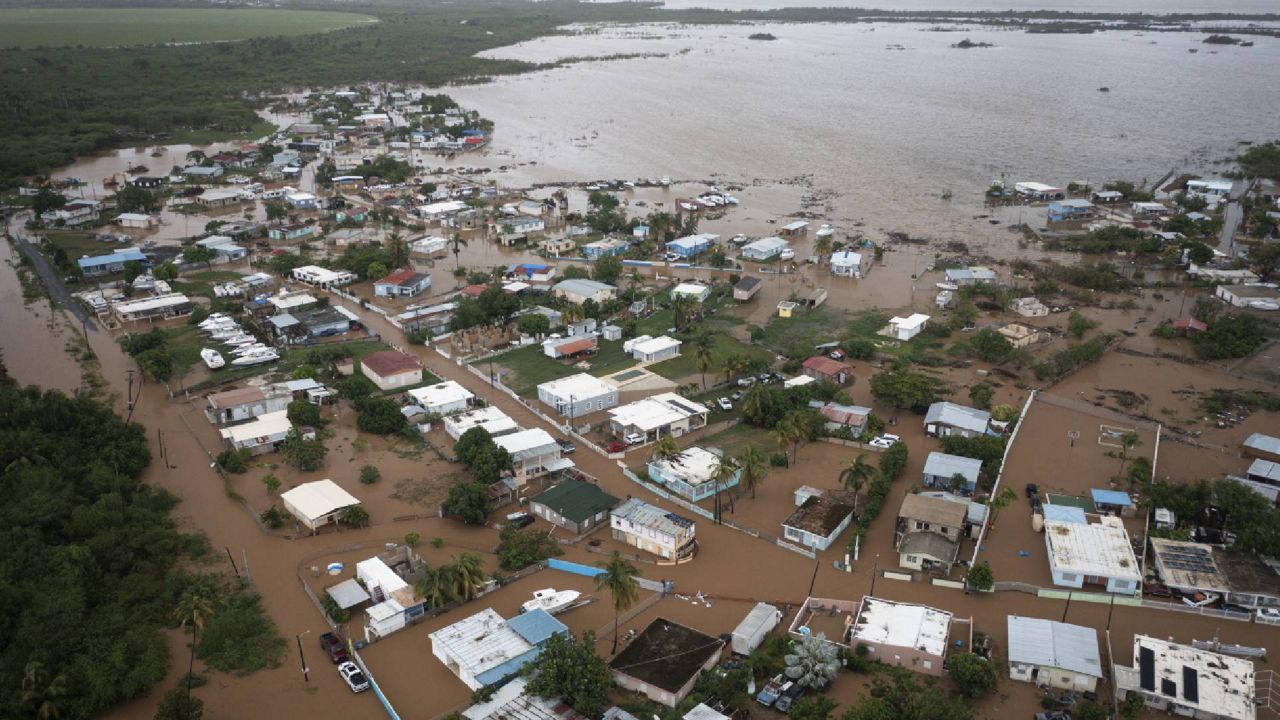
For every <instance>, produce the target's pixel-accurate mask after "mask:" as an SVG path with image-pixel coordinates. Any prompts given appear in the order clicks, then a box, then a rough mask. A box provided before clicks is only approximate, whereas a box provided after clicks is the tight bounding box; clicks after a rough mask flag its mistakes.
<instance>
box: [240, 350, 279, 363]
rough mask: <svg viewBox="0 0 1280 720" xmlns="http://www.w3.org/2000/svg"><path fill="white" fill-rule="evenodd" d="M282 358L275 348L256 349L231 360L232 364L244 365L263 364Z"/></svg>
mask: <svg viewBox="0 0 1280 720" xmlns="http://www.w3.org/2000/svg"><path fill="white" fill-rule="evenodd" d="M279 359H280V355H279V354H277V353H276V352H275V351H274V350H265V349H264V350H255V351H253V352H251V353H248V354H246V355H241V356H240V357H238V358H236V359H235V360H232V361H231V364H232V365H239V366H241V367H244V366H246V365H261V364H262V363H269V362H275V361H276V360H279Z"/></svg>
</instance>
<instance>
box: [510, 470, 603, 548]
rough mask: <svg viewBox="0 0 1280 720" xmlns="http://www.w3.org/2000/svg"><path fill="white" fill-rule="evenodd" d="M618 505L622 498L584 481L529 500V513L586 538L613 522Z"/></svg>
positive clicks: (559, 486) (578, 481)
mask: <svg viewBox="0 0 1280 720" xmlns="http://www.w3.org/2000/svg"><path fill="white" fill-rule="evenodd" d="M617 506H618V498H616V497H614V496H612V495H610V494H609V493H607V492H605V491H603V490H601V489H600V486H599V485H596V484H594V483H589V482H584V481H582V480H574V479H570V480H565V481H564V482H562V483H560V484H559V485H556V486H555V487H552V488H549V489H547V490H544V491H542V492H541V493H539V494H537V495H535V496H534V497H533V498H531V499H530V500H529V511H530V512H532V513H533V514H534V515H536V516H538V517H540V518H542V519H543V520H546V521H547V522H549V523H551V524H553V525H558V526H560V527H562V528H564V529H566V530H568V531H569V532H571V533H573V534H574V535H582V534H584V533H587V532H589V531H591V530H594V529H596V528H597V527H600V526H601V525H607V524H608V523H609V511H610V510H612V509H614V508H615V507H617Z"/></svg>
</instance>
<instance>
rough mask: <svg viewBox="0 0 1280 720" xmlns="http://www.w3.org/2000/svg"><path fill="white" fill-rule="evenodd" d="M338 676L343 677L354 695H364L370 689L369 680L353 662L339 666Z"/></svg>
mask: <svg viewBox="0 0 1280 720" xmlns="http://www.w3.org/2000/svg"><path fill="white" fill-rule="evenodd" d="M338 675H341V676H342V679H343V681H344V682H346V683H347V687H349V688H351V692H353V693H362V692H364V691H365V690H368V689H369V678H367V677H365V676H364V673H362V672H360V668H359V667H357V666H356V664H355V663H353V662H350V661H348V662H344V663H342V664H341V665H339V666H338Z"/></svg>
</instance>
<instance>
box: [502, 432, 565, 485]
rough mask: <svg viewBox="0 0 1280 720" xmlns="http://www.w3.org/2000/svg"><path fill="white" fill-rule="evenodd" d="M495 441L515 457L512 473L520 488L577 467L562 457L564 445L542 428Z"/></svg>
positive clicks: (512, 463)
mask: <svg viewBox="0 0 1280 720" xmlns="http://www.w3.org/2000/svg"><path fill="white" fill-rule="evenodd" d="M493 441H494V442H495V443H497V444H498V447H500V448H502V449H503V450H506V451H507V453H508V454H510V455H511V466H512V474H513V475H514V477H515V481H516V485H518V486H524V485H525V484H526V483H528V482H529V481H530V480H532V479H534V478H537V477H542V476H543V475H547V474H550V473H553V472H556V471H557V470H565V469H567V468H571V467H573V461H572V460H570V459H568V458H562V457H560V452H561V450H560V445H559V444H558V443H557V442H556V439H555V438H553V437H551V433H548V432H547V431H546V430H543V429H542V428H533V429H531V430H521V431H520V432H515V433H510V434H508V435H499V436H498V437H496V438H494V439H493Z"/></svg>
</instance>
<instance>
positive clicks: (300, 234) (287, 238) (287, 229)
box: [267, 224, 318, 243]
mask: <svg viewBox="0 0 1280 720" xmlns="http://www.w3.org/2000/svg"><path fill="white" fill-rule="evenodd" d="M317 228H318V226H317V225H303V224H295V225H281V226H280V227H273V228H271V229H270V230H267V237H268V238H269V239H270V240H271V241H272V242H275V243H292V242H302V241H304V240H306V239H307V238H311V237H315V236H316V235H317V232H318V231H317Z"/></svg>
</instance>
